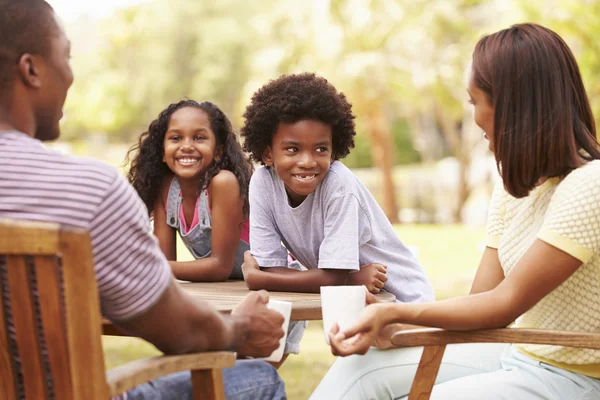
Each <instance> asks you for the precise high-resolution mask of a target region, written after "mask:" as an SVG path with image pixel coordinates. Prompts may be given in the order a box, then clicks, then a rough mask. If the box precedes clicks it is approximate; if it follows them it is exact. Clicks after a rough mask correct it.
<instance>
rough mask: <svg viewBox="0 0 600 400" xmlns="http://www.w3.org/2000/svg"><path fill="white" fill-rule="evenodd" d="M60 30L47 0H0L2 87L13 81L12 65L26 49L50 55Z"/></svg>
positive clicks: (31, 52) (46, 55) (0, 84)
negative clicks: (54, 39)
mask: <svg viewBox="0 0 600 400" xmlns="http://www.w3.org/2000/svg"><path fill="white" fill-rule="evenodd" d="M57 32H58V26H57V23H56V19H55V16H54V9H53V8H52V6H50V4H48V3H47V2H46V1H44V0H0V90H5V89H7V88H8V86H9V85H10V83H11V82H12V68H13V67H14V66H15V65H16V64H17V62H18V61H19V59H20V58H21V56H22V55H23V54H25V53H30V54H39V55H42V56H44V57H48V56H49V54H50V47H51V46H50V37H51V36H52V35H54V34H56V33H57Z"/></svg>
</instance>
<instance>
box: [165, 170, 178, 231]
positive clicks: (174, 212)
mask: <svg viewBox="0 0 600 400" xmlns="http://www.w3.org/2000/svg"><path fill="white" fill-rule="evenodd" d="M180 194H181V186H179V181H177V178H175V177H174V178H173V180H172V181H171V185H170V186H169V194H168V195H167V225H169V226H170V227H171V228H175V229H179V224H180V223H179V208H180V207H181V196H180Z"/></svg>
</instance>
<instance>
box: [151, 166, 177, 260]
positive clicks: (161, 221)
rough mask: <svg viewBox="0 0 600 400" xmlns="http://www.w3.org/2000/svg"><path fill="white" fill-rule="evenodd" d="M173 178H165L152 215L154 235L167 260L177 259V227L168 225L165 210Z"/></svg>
mask: <svg viewBox="0 0 600 400" xmlns="http://www.w3.org/2000/svg"><path fill="white" fill-rule="evenodd" d="M171 179H172V178H171V177H168V178H167V179H165V180H164V182H163V184H162V187H161V191H160V196H159V198H158V199H157V201H156V202H154V208H153V210H152V215H153V216H154V235H155V236H156V237H157V238H158V244H159V246H160V249H161V250H162V252H163V254H164V255H165V257H166V258H167V260H169V261H175V260H176V259H177V240H176V236H175V235H176V233H175V229H173V228H171V227H170V226H169V225H167V212H166V211H165V204H166V199H167V193H168V192H169V185H170V184H171Z"/></svg>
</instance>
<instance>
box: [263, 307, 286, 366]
mask: <svg viewBox="0 0 600 400" xmlns="http://www.w3.org/2000/svg"><path fill="white" fill-rule="evenodd" d="M267 308H269V309H271V310H275V311H277V312H278V313H280V314H281V315H283V318H284V321H283V326H282V328H283V337H282V338H281V339H280V340H279V347H277V349H275V350H274V351H273V352H272V353H271V355H270V356H269V357H267V358H265V359H264V360H265V361H271V362H279V361H281V358H282V357H283V350H285V341H286V339H287V334H288V327H289V326H290V316H291V315H292V303H291V302H289V301H281V300H269V303H267Z"/></svg>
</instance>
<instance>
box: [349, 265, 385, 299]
mask: <svg viewBox="0 0 600 400" xmlns="http://www.w3.org/2000/svg"><path fill="white" fill-rule="evenodd" d="M386 273H387V265H383V264H378V263H373V264H364V265H361V266H360V270H359V271H356V272H351V273H350V274H348V285H364V286H365V287H366V288H367V290H368V291H369V292H370V293H379V291H380V290H381V289H382V288H383V284H384V283H385V282H386V281H387V279H388V278H387V275H386Z"/></svg>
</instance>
